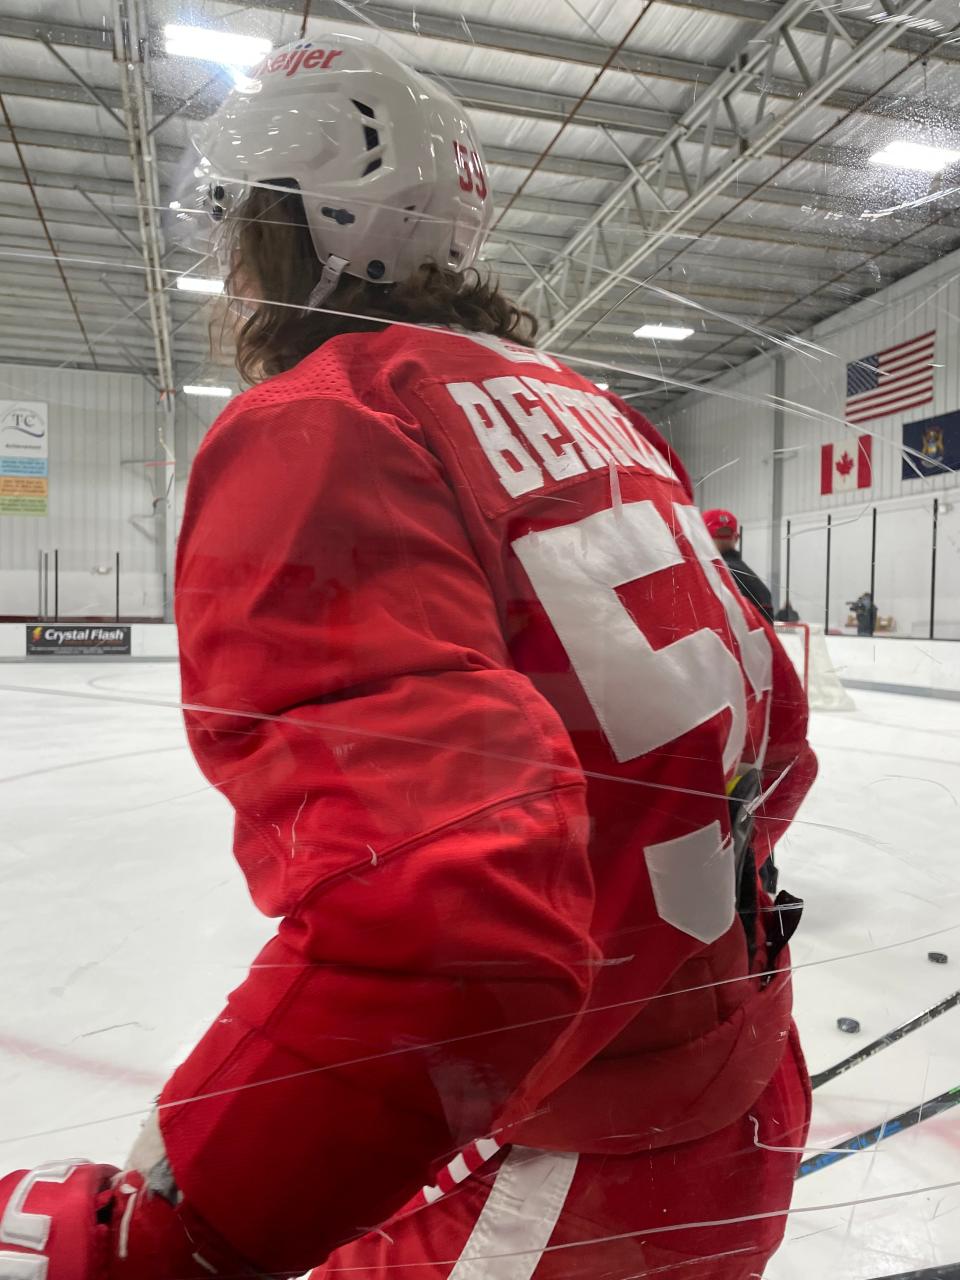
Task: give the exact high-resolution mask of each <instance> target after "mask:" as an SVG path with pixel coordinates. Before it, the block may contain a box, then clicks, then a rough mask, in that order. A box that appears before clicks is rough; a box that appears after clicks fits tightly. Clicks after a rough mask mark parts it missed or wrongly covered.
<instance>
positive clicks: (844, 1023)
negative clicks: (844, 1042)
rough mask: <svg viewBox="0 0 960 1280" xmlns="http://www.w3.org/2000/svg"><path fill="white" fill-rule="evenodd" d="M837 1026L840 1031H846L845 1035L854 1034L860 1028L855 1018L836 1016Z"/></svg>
mask: <svg viewBox="0 0 960 1280" xmlns="http://www.w3.org/2000/svg"><path fill="white" fill-rule="evenodd" d="M837 1026H838V1027H839V1028H840V1030H841V1031H846V1033H847V1035H850V1036H855V1035H856V1034H857V1032H858V1031H859V1030H860V1023H859V1022H858V1021H857V1020H856V1018H838V1019H837Z"/></svg>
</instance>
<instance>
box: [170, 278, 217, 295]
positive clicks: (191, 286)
mask: <svg viewBox="0 0 960 1280" xmlns="http://www.w3.org/2000/svg"><path fill="white" fill-rule="evenodd" d="M177 288H178V289H182V290H183V291H184V293H223V281H222V280H216V279H214V278H213V277H212V276H177Z"/></svg>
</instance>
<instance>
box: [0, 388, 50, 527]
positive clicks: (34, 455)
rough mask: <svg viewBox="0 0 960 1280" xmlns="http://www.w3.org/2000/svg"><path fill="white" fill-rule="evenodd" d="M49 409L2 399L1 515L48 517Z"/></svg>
mask: <svg viewBox="0 0 960 1280" xmlns="http://www.w3.org/2000/svg"><path fill="white" fill-rule="evenodd" d="M48 443H49V440H48V432H47V406H46V404H44V403H43V402H41V401H39V400H0V516H45V515H46V514H47V501H48V488H47V486H48V483H49V481H48V474H49V473H48V449H47V446H48Z"/></svg>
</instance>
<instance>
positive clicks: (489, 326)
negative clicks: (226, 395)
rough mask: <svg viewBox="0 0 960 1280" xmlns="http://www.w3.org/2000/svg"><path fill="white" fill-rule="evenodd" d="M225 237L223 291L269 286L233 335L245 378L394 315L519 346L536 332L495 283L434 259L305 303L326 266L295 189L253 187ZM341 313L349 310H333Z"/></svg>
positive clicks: (349, 281)
mask: <svg viewBox="0 0 960 1280" xmlns="http://www.w3.org/2000/svg"><path fill="white" fill-rule="evenodd" d="M229 235H230V239H229V245H228V252H229V257H230V261H231V263H232V264H233V266H232V268H231V270H230V273H229V275H228V277H227V289H226V291H227V294H228V295H230V296H234V297H239V298H243V297H244V296H246V295H249V294H255V295H256V296H258V297H259V296H260V294H261V293H262V292H267V291H269V299H266V300H264V301H263V302H261V303H259V305H258V306H257V309H256V311H254V312H253V314H252V315H251V316H249V318H248V319H247V320H246V321H245V322H244V324H243V325H242V326H241V327H240V329H239V330H238V332H237V333H236V335H235V337H234V342H235V344H236V365H237V369H238V370H239V372H240V376H241V377H242V378H243V379H244V380H245V381H246V382H260V381H262V380H263V379H264V378H269V377H272V376H273V375H274V374H277V373H283V372H284V370H286V369H291V368H293V366H294V365H295V364H297V363H298V362H299V361H300V360H302V359H303V358H304V356H307V355H309V354H310V352H311V351H315V350H316V348H317V347H319V346H320V345H321V344H322V343H324V342H326V341H327V340H328V339H329V338H335V337H337V336H338V335H339V334H343V333H363V332H375V331H377V330H379V329H381V328H382V327H383V323H384V322H389V321H391V320H405V321H409V322H414V323H421V324H433V325H455V326H457V327H459V328H462V329H467V330H469V331H470V332H472V333H489V334H494V335H496V336H497V337H500V338H510V339H511V340H512V341H513V342H518V343H522V344H523V345H524V346H530V345H532V342H533V339H534V337H535V336H536V332H537V321H536V319H535V318H534V317H533V316H532V315H530V314H529V312H527V311H524V310H523V309H522V308H520V307H518V306H517V305H516V304H515V303H514V302H511V301H510V299H509V298H507V297H506V296H505V295H504V294H503V293H501V292H500V288H499V285H498V284H497V282H496V281H493V280H491V281H485V280H483V279H482V278H481V276H480V275H479V273H478V272H476V271H473V270H470V271H467V272H463V273H458V272H455V271H450V270H448V269H447V268H444V267H438V266H435V265H434V264H432V263H427V264H425V265H424V266H422V267H420V268H419V269H418V270H417V271H415V272H414V273H413V275H411V276H408V277H407V279H405V280H400V281H398V282H397V283H395V284H372V283H370V282H369V281H367V280H360V279H357V278H355V277H353V276H344V277H343V279H342V280H341V281H340V284H339V285H338V286H337V288H336V290H335V291H334V292H333V294H331V296H330V297H329V298H328V299H327V302H326V304H325V306H326V307H328V308H329V311H323V310H320V311H310V312H304V311H302V310H301V308H302V307H303V306H304V305H305V304H306V302H307V299H308V298H309V296H310V293H311V290H312V289H313V287H314V285H315V284H316V283H317V281H318V280H319V279H320V273H321V270H322V265H321V263H320V261H319V259H318V258H317V253H316V250H315V249H314V247H313V241H312V239H311V238H310V230H309V227H308V226H307V220H306V214H305V212H304V208H303V202H302V200H301V199H300V196H299V194H298V193H297V192H296V191H291V192H289V193H287V192H283V193H280V192H278V191H276V190H275V189H273V188H270V189H268V188H264V187H254V188H253V190H252V191H250V192H249V194H248V195H247V196H246V197H245V199H244V200H243V202H242V203H241V204H240V205H239V207H238V208H237V210H236V212H235V213H234V214H232V215H231V227H230V231H229ZM258 281H266V282H268V283H267V284H266V285H263V286H261V285H258V284H257V283H256V282H258ZM344 311H346V312H350V313H352V314H351V315H349V316H345V315H337V314H332V313H334V312H344ZM354 317H355V318H354ZM373 317H377V318H379V319H377V318H373ZM224 320H226V317H224Z"/></svg>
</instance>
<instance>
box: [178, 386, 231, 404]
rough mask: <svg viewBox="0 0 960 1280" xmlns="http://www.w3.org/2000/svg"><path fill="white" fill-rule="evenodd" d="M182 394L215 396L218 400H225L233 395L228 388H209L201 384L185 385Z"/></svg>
mask: <svg viewBox="0 0 960 1280" xmlns="http://www.w3.org/2000/svg"><path fill="white" fill-rule="evenodd" d="M183 392H184V395H188V396H216V397H217V398H218V399H220V400H226V399H228V398H229V397H230V396H232V395H233V390H232V388H230V387H210V386H205V385H203V384H201V383H187V384H186V385H185V386H184V388H183Z"/></svg>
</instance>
